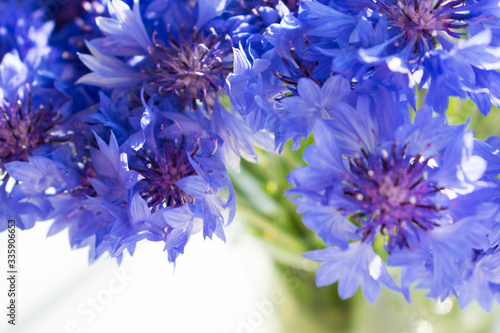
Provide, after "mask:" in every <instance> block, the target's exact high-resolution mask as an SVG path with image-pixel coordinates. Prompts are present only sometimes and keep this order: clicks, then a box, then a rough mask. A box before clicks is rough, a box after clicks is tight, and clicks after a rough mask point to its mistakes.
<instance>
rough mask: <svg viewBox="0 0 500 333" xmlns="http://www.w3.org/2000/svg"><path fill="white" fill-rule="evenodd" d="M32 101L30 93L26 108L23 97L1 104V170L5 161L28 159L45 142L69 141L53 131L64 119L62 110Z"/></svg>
mask: <svg viewBox="0 0 500 333" xmlns="http://www.w3.org/2000/svg"><path fill="white" fill-rule="evenodd" d="M32 104H33V103H32V98H31V94H30V95H29V97H28V99H27V105H25V107H24V108H23V103H22V101H20V100H19V101H18V102H17V103H16V104H11V103H9V102H4V104H3V105H1V104H0V170H2V169H3V166H4V164H5V163H8V162H13V161H27V160H28V157H30V156H33V151H34V150H35V149H37V148H39V147H41V146H43V145H45V144H48V143H50V142H62V141H67V140H68V138H64V137H60V136H56V135H55V134H54V133H53V130H54V127H56V125H58V123H59V121H60V120H61V114H60V113H59V110H57V111H56V112H54V110H53V106H52V105H51V104H49V105H48V106H44V105H39V106H38V107H34V106H33V105H32Z"/></svg>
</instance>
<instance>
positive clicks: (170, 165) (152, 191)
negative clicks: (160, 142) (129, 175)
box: [130, 137, 199, 212]
mask: <svg viewBox="0 0 500 333" xmlns="http://www.w3.org/2000/svg"><path fill="white" fill-rule="evenodd" d="M198 149H199V147H198V145H197V146H196V147H195V148H194V149H193V151H191V152H189V153H188V152H187V151H186V149H185V139H184V137H183V138H182V140H181V142H180V144H179V142H178V140H177V139H176V140H165V150H164V151H163V152H161V151H160V150H159V149H157V150H156V151H154V152H153V154H154V156H152V155H151V154H150V153H148V152H147V150H146V149H142V151H141V152H142V154H141V153H138V154H136V155H135V156H136V157H137V160H138V161H139V162H140V163H141V164H142V166H141V167H133V166H130V169H131V170H135V171H137V172H139V173H140V174H141V175H142V176H143V177H144V179H143V180H142V181H141V182H142V183H143V185H144V188H143V190H142V191H141V192H140V193H141V196H142V197H143V198H144V200H146V202H147V203H148V206H149V207H150V208H152V211H153V212H155V211H158V210H160V209H162V208H164V207H167V206H168V207H178V206H182V205H185V204H186V203H190V202H192V201H193V199H192V198H191V197H190V196H189V195H188V194H187V193H186V192H184V191H183V190H182V189H181V188H180V187H179V186H177V182H178V181H179V180H181V179H182V178H184V177H188V176H195V175H197V173H196V170H195V169H194V168H193V166H192V165H191V162H190V161H189V158H188V154H190V155H191V157H193V156H194V155H196V153H197V152H198Z"/></svg>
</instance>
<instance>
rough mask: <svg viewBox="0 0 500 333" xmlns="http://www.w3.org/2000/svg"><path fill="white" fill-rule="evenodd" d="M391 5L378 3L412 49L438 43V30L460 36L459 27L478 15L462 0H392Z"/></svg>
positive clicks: (419, 51)
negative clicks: (469, 9)
mask: <svg viewBox="0 0 500 333" xmlns="http://www.w3.org/2000/svg"><path fill="white" fill-rule="evenodd" d="M392 2H393V5H392V6H386V5H385V4H383V3H382V2H380V1H377V2H376V3H377V5H378V6H379V7H381V8H382V9H383V11H384V12H385V13H386V16H387V19H388V20H389V21H390V24H391V22H392V24H391V26H393V27H396V28H399V29H400V30H401V32H402V34H403V38H404V39H405V40H406V41H409V42H411V43H412V44H414V46H415V50H414V51H415V53H417V54H419V55H423V53H425V52H427V51H429V50H433V49H434V48H435V46H436V45H437V44H438V43H439V41H438V40H437V39H436V37H437V36H438V33H441V32H444V33H446V34H448V35H449V36H451V37H454V38H460V37H461V36H462V35H463V33H460V32H459V31H458V30H459V29H463V28H465V27H467V26H468V25H469V24H471V23H476V21H477V18H476V17H475V16H474V15H472V14H471V13H470V12H469V11H468V8H467V5H466V1H465V0H452V1H450V0H393V1H392Z"/></svg>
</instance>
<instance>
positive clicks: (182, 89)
mask: <svg viewBox="0 0 500 333" xmlns="http://www.w3.org/2000/svg"><path fill="white" fill-rule="evenodd" d="M182 30H183V29H180V32H179V38H176V37H175V36H174V35H173V34H171V33H169V36H170V39H169V41H168V44H166V43H164V42H163V41H161V40H159V39H157V38H156V36H157V34H156V33H155V34H154V35H153V43H154V46H153V47H151V48H150V49H149V53H150V55H151V57H152V58H153V60H154V61H155V62H156V68H155V69H153V70H145V72H146V73H147V74H149V75H150V76H151V81H150V83H151V84H153V85H155V86H157V87H158V93H160V94H162V95H166V94H172V93H173V94H175V95H177V96H179V97H180V98H181V100H182V101H183V103H184V105H189V104H191V105H192V107H193V108H194V109H196V102H197V101H198V100H199V101H201V102H202V103H203V104H204V105H205V106H206V107H207V109H208V110H209V111H210V110H211V108H212V107H213V105H214V104H215V100H216V98H217V91H219V90H220V89H221V88H222V87H223V86H224V84H225V80H226V77H227V76H228V75H229V73H231V72H232V69H233V60H232V57H231V55H232V43H231V39H230V38H229V36H227V35H225V34H220V35H219V34H217V32H216V31H215V29H212V30H211V33H209V34H208V35H207V34H206V33H205V32H203V31H196V29H194V30H193V32H191V34H190V37H189V38H186V37H185V36H184V33H183V31H182Z"/></svg>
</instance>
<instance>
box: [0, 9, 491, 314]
mask: <svg viewBox="0 0 500 333" xmlns="http://www.w3.org/2000/svg"><path fill="white" fill-rule="evenodd" d="M0 12H1V15H0V231H5V230H6V229H7V227H8V223H7V221H8V220H9V219H15V220H16V223H17V227H19V228H20V229H30V228H33V227H35V226H36V224H37V223H38V222H41V221H50V223H51V227H50V230H49V235H53V234H56V233H59V232H61V231H63V230H67V232H68V235H69V241H70V244H71V247H72V248H75V249H77V248H88V250H89V261H90V262H91V263H92V262H94V261H95V260H97V259H98V258H100V257H103V256H111V257H115V258H116V259H117V260H118V262H120V261H121V260H122V258H123V255H124V253H125V252H129V254H130V255H133V253H134V249H135V247H136V244H137V243H138V242H140V241H152V242H163V243H164V250H165V251H166V252H167V254H168V255H167V256H168V261H170V262H171V263H175V261H176V260H177V259H178V257H179V255H180V254H182V253H183V252H184V249H185V246H186V244H187V243H188V242H189V240H190V237H191V236H192V235H193V234H196V233H202V234H203V237H204V238H210V239H211V238H213V237H214V236H216V237H217V238H220V239H222V240H225V233H224V229H225V227H227V226H228V225H229V224H230V223H231V222H232V221H233V218H234V217H235V214H242V216H244V215H245V214H247V216H249V217H248V218H247V219H248V220H251V218H250V217H251V216H254V217H255V218H259V217H258V216H257V215H258V213H256V211H258V210H259V209H260V208H261V207H257V206H258V204H255V203H257V202H258V200H257V201H254V200H253V199H252V196H253V195H260V194H258V193H253V194H252V193H251V192H249V189H248V188H249V187H250V188H251V187H252V186H251V185H249V184H252V182H253V184H254V186H255V184H259V183H262V182H263V179H266V177H267V179H271V178H272V177H274V178H275V179H274V181H275V182H277V183H275V184H281V183H280V182H281V181H282V180H285V174H284V172H286V173H288V176H286V181H287V182H288V184H289V185H288V186H281V185H280V186H279V189H275V190H274V192H273V193H274V194H276V196H275V199H273V203H274V204H277V205H278V206H280V207H281V209H282V210H283V211H287V212H289V211H290V209H288V208H290V207H296V210H297V212H298V213H299V214H302V217H301V218H299V217H297V215H293V214H291V213H286V214H285V215H282V217H281V218H285V219H290V220H292V221H293V222H291V223H292V224H293V225H294V226H293V228H291V229H290V230H294V231H292V232H291V233H288V234H287V235H284V236H283V238H280V239H277V243H276V244H277V246H282V247H283V248H286V247H287V246H290V247H289V248H288V249H287V250H288V251H303V252H305V253H304V256H305V257H306V258H307V259H310V260H312V261H317V262H320V264H319V267H318V268H317V272H316V284H317V286H326V285H330V284H333V283H334V282H338V296H339V297H340V298H341V299H342V300H345V299H347V298H350V297H351V296H353V295H354V294H355V293H356V291H357V290H358V288H361V291H362V293H363V295H364V297H365V298H366V299H367V300H368V301H369V302H370V303H373V302H375V301H376V300H377V299H378V298H379V295H380V293H381V289H382V287H385V288H389V289H391V290H394V291H396V292H398V293H401V294H402V295H403V296H404V297H405V298H406V300H408V301H410V299H411V292H410V291H411V288H412V287H416V288H419V289H425V290H427V291H428V294H427V296H428V297H431V298H434V299H436V300H445V299H447V298H448V297H450V296H454V297H456V299H457V300H458V303H459V305H460V306H461V307H465V306H467V305H468V304H469V303H471V302H472V301H477V302H478V303H479V304H480V306H481V307H482V308H484V309H485V310H487V311H489V310H491V308H492V305H493V303H494V300H497V301H500V249H499V244H500V183H499V181H498V176H499V174H500V154H499V152H500V139H499V138H498V137H496V136H492V137H490V138H488V139H486V140H481V139H480V138H484V137H485V135H488V134H489V133H491V134H495V132H498V130H499V128H498V127H497V128H495V126H493V127H491V129H490V130H489V132H488V134H486V132H481V129H480V128H479V129H477V130H478V133H477V135H476V134H475V133H474V132H473V131H472V130H470V129H469V125H470V123H471V119H473V121H472V122H476V119H480V118H479V117H484V116H487V115H488V114H489V112H490V110H491V109H492V107H493V108H494V111H492V113H495V112H498V110H497V109H496V107H499V106H500V73H499V72H498V69H500V23H499V22H500V4H499V2H498V1H496V0H446V1H443V0H356V1H352V0H350V1H348V0H290V1H285V0H283V1H275V0H246V1H244V0H198V1H188V0H140V1H139V0H135V1H131V0H123V1H122V0H109V1H108V0H93V1H90V0H70V1H61V3H59V2H58V1H57V0H47V1H39V2H35V1H28V0H22V1H18V0H6V1H3V2H1V3H0ZM458 99H460V100H461V101H466V100H470V102H468V103H471V105H473V107H471V113H472V116H471V117H472V118H471V117H469V118H467V116H468V115H467V114H466V112H465V111H462V112H459V111H457V110H458V109H459V108H457V107H456V105H458V104H457V103H458V102H457V101H458ZM464 103H465V102H464ZM290 150H292V151H299V152H300V153H301V154H302V158H300V155H297V154H295V155H293V154H290V152H289V151H290ZM265 152H268V153H265ZM271 154H275V155H276V156H274V157H269V156H271ZM259 156H260V157H263V156H264V157H263V158H264V159H265V160H266V161H267V162H266V161H264V163H263V165H262V163H261V164H259V163H258V162H259V159H258V157H259ZM266 156H267V157H266ZM242 161H243V162H242ZM269 161H272V163H270V162H269ZM249 162H250V163H249ZM266 163H267V164H266ZM304 164H305V165H304ZM263 168H270V169H273V168H276V170H279V172H272V171H270V170H268V171H266V172H264V171H262V169H263ZM259 170H261V171H259ZM229 174H230V175H231V177H230V176H229ZM252 174H253V175H254V176H253V177H252V176H251V175H252ZM276 178H281V179H276ZM233 183H234V185H233ZM264 183H265V182H264ZM263 186H265V184H263ZM257 187H258V186H257ZM285 187H286V188H285ZM285 190H286V191H285ZM283 195H285V197H283ZM264 197H265V195H264ZM239 200H241V203H238V204H237V202H239ZM292 203H293V204H292ZM252 205H253V206H254V208H255V209H253V208H251V207H252ZM294 209H295V208H294ZM252 210H254V211H253V212H252ZM283 216H284V217H283ZM243 219H245V218H243ZM279 223H280V222H276V225H273V223H269V221H266V222H262V223H260V224H259V227H258V228H257V229H258V230H260V231H262V230H264V231H265V229H266V228H271V229H272V228H277V230H279V229H280V226H279ZM250 224H251V222H250ZM260 231H258V232H260ZM294 232H295V234H294ZM290 234H291V235H292V236H290ZM287 237H288V238H287ZM290 244H291V245H290ZM297 244H299V245H297ZM295 245H297V246H295ZM291 248H293V250H291ZM296 254H300V253H296ZM389 266H391V267H398V268H399V269H398V270H397V272H396V273H394V270H393V269H392V268H390V270H388V267H389ZM390 272H391V273H390Z"/></svg>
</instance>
